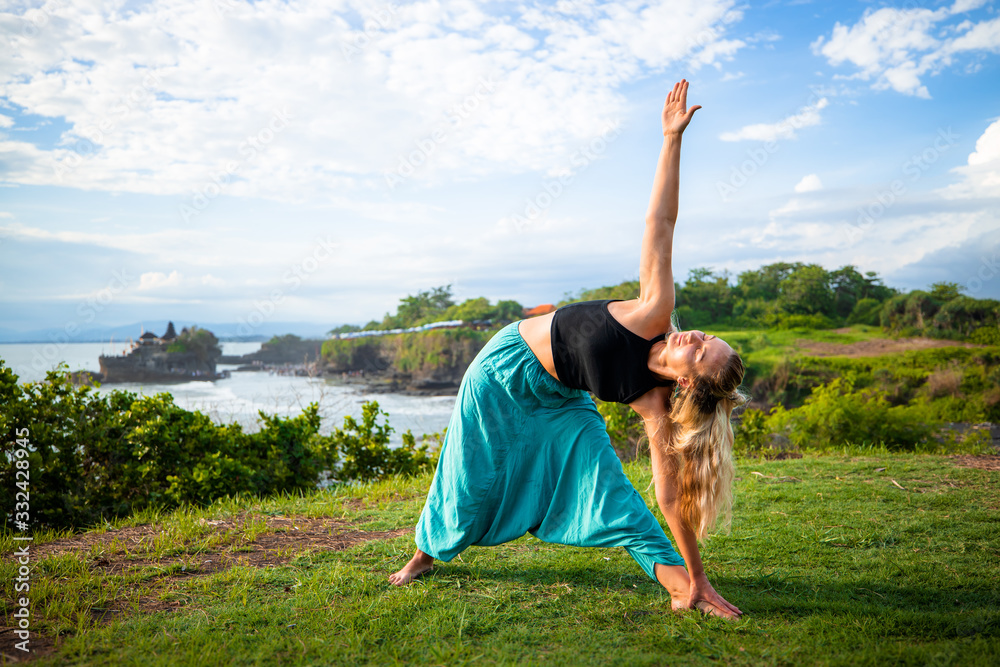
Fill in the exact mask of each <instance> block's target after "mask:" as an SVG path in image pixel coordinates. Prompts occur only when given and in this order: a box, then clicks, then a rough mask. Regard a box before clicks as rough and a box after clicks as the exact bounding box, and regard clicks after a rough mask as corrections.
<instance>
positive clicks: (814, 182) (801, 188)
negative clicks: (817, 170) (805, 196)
mask: <svg viewBox="0 0 1000 667" xmlns="http://www.w3.org/2000/svg"><path fill="white" fill-rule="evenodd" d="M822 189H823V182H822V181H820V180H819V176H817V175H816V174H807V175H806V176H803V177H802V180H801V181H799V182H798V183H796V184H795V192H813V191H815V190H822Z"/></svg>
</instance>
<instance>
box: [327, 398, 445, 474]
mask: <svg viewBox="0 0 1000 667" xmlns="http://www.w3.org/2000/svg"><path fill="white" fill-rule="evenodd" d="M361 412H362V417H361V422H360V423H359V422H358V421H357V420H356V419H354V417H351V416H350V415H348V416H346V417H344V427H343V428H338V429H336V430H335V431H334V432H333V434H332V435H331V436H330V440H331V446H332V447H333V448H334V449H335V450H336V451H338V452H339V453H340V454H341V456H342V465H341V468H340V470H338V471H337V472H336V477H337V478H338V479H341V480H360V481H362V482H370V481H372V480H377V479H383V478H385V477H389V476H392V475H407V476H408V475H415V474H418V473H420V472H422V471H424V470H428V469H431V468H433V467H434V465H435V464H436V463H437V461H436V459H435V458H434V457H433V456H432V455H431V453H430V452H429V450H430V443H429V442H428V438H427V437H425V438H424V441H423V443H421V445H420V446H419V447H418V446H417V444H416V439H415V438H414V437H413V434H412V433H410V432H409V431H407V432H406V433H404V434H403V446H402V447H399V448H397V449H391V448H390V447H389V434H390V433H392V430H393V429H392V427H390V426H389V422H388V419H386V421H385V422H384V423H382V424H379V423H378V417H379V415H382V416H384V417H386V418H388V416H389V415H387V414H386V413H385V412H382V410H381V409H380V408H379V405H378V403H376V402H375V401H368V402H366V403H365V404H364V405H363V406H362V408H361ZM432 438H433V436H432ZM438 442H440V437H439V438H438Z"/></svg>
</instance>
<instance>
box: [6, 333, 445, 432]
mask: <svg viewBox="0 0 1000 667" xmlns="http://www.w3.org/2000/svg"><path fill="white" fill-rule="evenodd" d="M221 345H222V352H223V354H226V355H243V354H249V353H251V352H256V351H257V350H259V349H260V343H222V344H221ZM128 347H129V345H128V343H119V342H108V343H61V344H55V343H12V344H0V359H3V362H4V365H5V366H7V367H8V368H11V369H12V370H13V371H14V373H15V374H16V375H17V376H18V378H19V382H22V383H24V382H34V381H38V380H43V379H45V374H46V372H47V371H49V370H52V369H53V368H55V367H56V366H57V365H58V364H59V363H60V362H62V363H65V364H66V365H67V366H68V367H69V370H71V371H76V370H89V371H95V372H96V371H99V370H100V365H99V362H98V357H99V356H100V355H102V354H104V355H120V354H123V353H124V352H126V351H127V350H128ZM227 369H228V370H230V371H232V373H231V376H230V377H228V378H225V379H221V380H216V381H214V382H208V381H197V382H184V383H179V384H155V383H121V384H111V385H105V386H102V387H100V388H99V389H97V391H98V392H100V393H106V392H110V391H114V390H116V389H121V390H125V391H131V392H134V393H137V394H141V395H144V396H152V395H154V394H158V393H161V392H166V393H169V394H170V395H172V396H173V398H174V402H175V403H176V404H177V405H178V406H180V407H182V408H184V409H186V410H198V411H201V412H203V413H205V414H207V415H208V416H209V417H211V418H212V419H213V420H215V421H216V422H218V423H231V422H237V423H239V424H241V425H242V426H243V427H244V428H245V429H249V430H255V429H256V428H257V422H258V411H263V412H265V413H267V414H270V415H279V416H283V417H287V416H294V415H297V414H299V413H301V412H302V409H303V408H305V407H306V406H307V405H309V404H310V403H317V404H318V405H319V412H320V415H321V416H322V418H323V422H322V427H321V432H323V433H329V432H330V431H332V430H333V428H334V427H336V426H341V425H342V424H343V421H344V417H345V416H346V415H351V416H353V417H354V418H356V419H360V418H361V407H362V404H363V403H364V402H365V401H369V400H375V401H378V404H379V407H380V408H381V409H382V410H383V411H384V412H386V413H388V415H389V417H388V421H389V424H390V426H392V428H393V429H394V430H395V432H394V433H393V434H392V442H393V443H394V444H398V443H400V442H401V441H402V440H401V438H402V433H403V432H405V431H407V430H409V431H411V432H412V433H413V434H414V435H415V436H417V437H418V438H419V437H420V435H422V434H424V433H436V432H438V431H441V430H442V429H444V428H445V427H446V426H447V425H448V419H449V418H450V416H451V411H452V408H453V407H454V405H455V397H454V396H407V395H403V394H387V393H379V394H372V393H368V392H366V391H365V390H364V387H362V386H358V385H343V384H340V383H339V382H338V381H336V380H330V379H324V378H310V377H296V376H289V375H278V374H272V373H269V372H267V371H255V372H240V371H236V370H235V369H236V366H228V365H225V364H218V365H217V367H216V370H218V371H223V370H227ZM383 419H384V418H383ZM381 421H382V420H380V423H381Z"/></svg>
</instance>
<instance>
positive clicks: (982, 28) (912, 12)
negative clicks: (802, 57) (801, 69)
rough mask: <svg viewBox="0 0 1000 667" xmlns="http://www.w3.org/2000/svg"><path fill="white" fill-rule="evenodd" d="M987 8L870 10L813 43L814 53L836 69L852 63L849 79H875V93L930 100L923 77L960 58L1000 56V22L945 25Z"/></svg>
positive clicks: (975, 0) (973, 3) (963, 4)
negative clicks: (981, 54)
mask: <svg viewBox="0 0 1000 667" xmlns="http://www.w3.org/2000/svg"><path fill="white" fill-rule="evenodd" d="M983 4H984V2H982V1H981V0H966V1H963V0H959V1H958V2H955V4H954V5H952V7H951V8H942V9H938V10H930V9H923V8H907V9H897V8H892V7H885V8H882V9H878V10H875V11H871V10H866V11H865V13H864V15H863V16H862V17H861V19H860V20H859V21H858V22H857V23H855V24H854V25H851V26H848V25H843V24H841V23H840V22H837V23H836V24H835V25H834V27H833V30H832V31H831V33H830V36H829V37H828V38H827V37H825V36H820V37H819V38H818V39H816V41H814V42H813V43H812V50H813V53H815V54H817V55H822V56H825V57H826V59H827V61H828V62H829V63H830V64H831V65H833V66H839V65H842V64H844V63H847V62H849V63H851V64H853V65H854V66H855V67H857V68H858V71H857V72H856V73H855V74H853V75H849V76H847V77H846V78H851V79H860V80H863V81H871V82H872V84H871V85H872V87H873V88H875V89H876V90H886V89H892V90H895V91H896V92H899V93H903V94H904V95H913V96H916V97H923V98H929V97H930V91H929V90H928V89H927V86H926V85H924V83H923V77H924V75H926V74H934V73H936V72H938V71H940V70H941V69H942V68H943V67H946V66H948V65H950V64H951V63H952V61H953V56H954V55H955V54H958V53H962V52H972V51H988V52H994V53H997V52H1000V19H993V20H984V21H979V22H974V21H971V20H968V19H966V20H963V21H962V22H961V23H957V24H955V23H952V24H948V23H943V22H946V21H947V20H948V19H950V18H951V17H953V16H955V15H958V14H963V13H966V12H969V11H971V10H974V9H977V8H979V7H980V6H982V5H983ZM942 24H943V25H942Z"/></svg>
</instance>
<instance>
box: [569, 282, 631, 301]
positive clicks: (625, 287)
mask: <svg viewBox="0 0 1000 667" xmlns="http://www.w3.org/2000/svg"><path fill="white" fill-rule="evenodd" d="M637 296H639V281H638V280H626V281H625V282H623V283H619V284H618V285H606V286H604V287H598V288H595V289H588V290H581V291H580V292H578V293H577V294H566V295H565V297H564V298H563V300H562V301H560V302H559V304H558V305H559V306H565V305H566V304H568V303H575V302H577V301H603V300H604V299H619V300H621V301H628V300H629V299H634V298H636V297H637Z"/></svg>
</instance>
